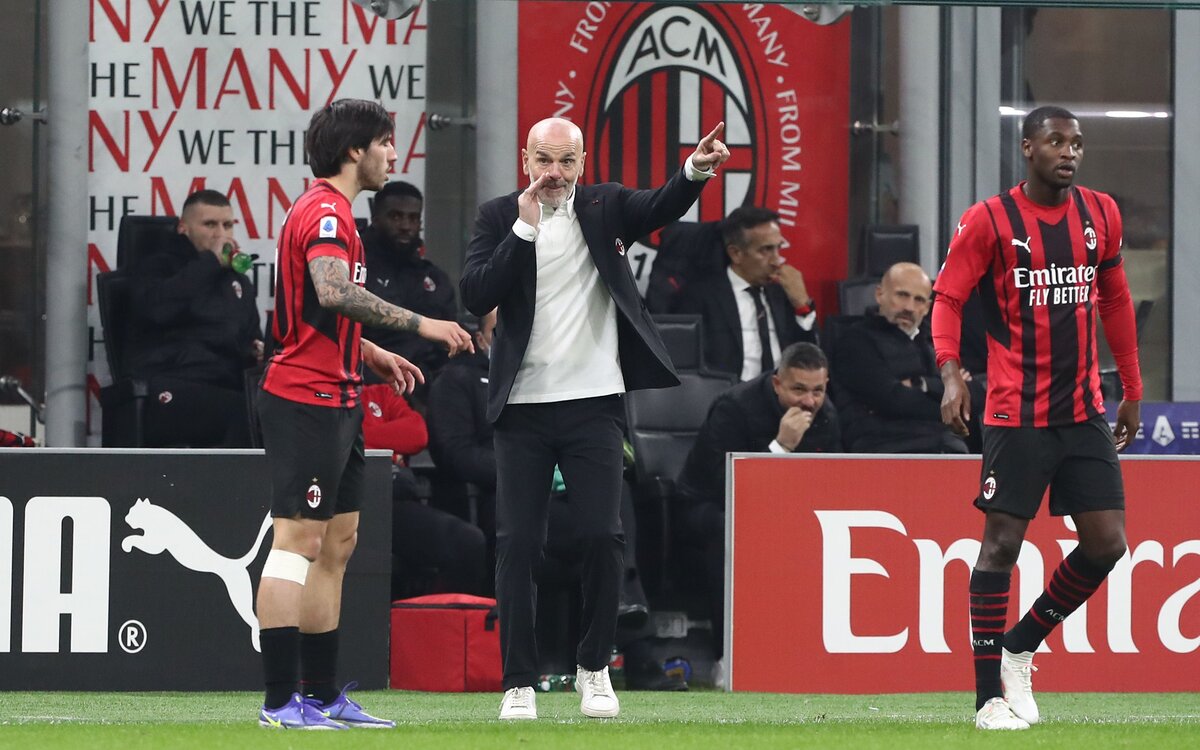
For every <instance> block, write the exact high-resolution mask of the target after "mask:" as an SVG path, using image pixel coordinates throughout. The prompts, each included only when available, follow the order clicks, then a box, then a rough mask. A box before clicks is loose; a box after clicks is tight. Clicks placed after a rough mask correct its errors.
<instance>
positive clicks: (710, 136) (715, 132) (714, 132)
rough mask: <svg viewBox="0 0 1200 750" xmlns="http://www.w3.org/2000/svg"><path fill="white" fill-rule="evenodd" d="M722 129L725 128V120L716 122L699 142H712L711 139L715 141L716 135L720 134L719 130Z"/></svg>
mask: <svg viewBox="0 0 1200 750" xmlns="http://www.w3.org/2000/svg"><path fill="white" fill-rule="evenodd" d="M724 129H725V121H724V120H722V121H721V122H718V123H717V126H716V127H715V128H713V129H712V132H711V133H709V134H708V135H706V136H704V137H703V138H701V139H700V142H701V143H712V142H713V141H715V140H716V139H717V136H719V135H720V134H721V131H722V130H724Z"/></svg>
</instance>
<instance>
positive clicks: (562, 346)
mask: <svg viewBox="0 0 1200 750" xmlns="http://www.w3.org/2000/svg"><path fill="white" fill-rule="evenodd" d="M723 127H724V123H722V124H719V125H718V126H717V127H716V128H715V129H713V131H712V132H711V133H709V134H708V135H706V136H705V137H704V138H703V139H701V141H700V143H699V144H698V145H697V146H696V150H695V152H694V153H693V154H692V155H691V156H690V157H688V160H687V162H686V163H685V165H684V167H683V169H681V170H679V171H678V172H676V174H675V176H674V177H672V178H671V179H670V180H668V181H667V183H666V184H665V185H663V186H662V187H660V188H658V189H657V190H631V189H629V188H626V187H624V186H622V185H618V184H615V183H606V184H603V185H594V186H593V185H580V184H578V183H577V180H578V178H579V177H580V176H581V175H582V174H583V167H584V160H585V158H586V156H587V154H586V153H584V150H583V134H582V132H580V130H579V128H578V126H576V125H575V124H574V123H572V122H570V121H569V120H564V119H561V118H550V119H546V120H542V121H541V122H538V123H537V124H535V125H534V126H533V127H532V128H531V129H530V131H529V136H528V139H527V141H526V147H525V148H524V149H523V150H522V152H521V158H522V164H523V169H524V172H525V174H527V175H528V176H529V179H530V185H529V187H528V188H526V189H525V190H523V191H519V192H516V193H512V194H510V195H507V196H504V197H500V198H496V199H494V200H491V201H489V202H487V203H484V204H483V205H482V206H480V207H479V214H478V216H477V217H476V220H475V234H474V237H472V239H471V244H470V247H469V249H468V251H467V258H466V263H465V267H464V269H463V274H462V280H461V282H460V290H461V292H462V297H463V302H464V303H465V304H466V306H467V309H469V310H470V311H471V312H473V313H475V314H476V315H484V314H486V313H488V312H489V311H490V310H492V309H493V308H497V307H498V308H499V309H498V316H499V322H498V325H497V328H496V334H495V338H494V340H493V347H492V359H491V365H490V369H489V376H488V379H489V382H488V386H489V388H488V418H489V419H490V420H492V421H493V423H494V425H495V449H496V464H497V477H496V485H497V486H496V526H497V529H496V598H497V600H498V604H499V611H500V639H501V642H500V649H501V657H502V659H503V662H504V688H505V694H504V701H503V703H502V705H501V708H500V718H502V719H534V718H537V708H536V706H535V704H534V694H533V684H534V682H535V680H536V679H537V671H536V670H537V649H536V644H535V638H534V611H535V604H534V601H535V597H536V594H537V590H536V587H535V585H534V582H533V571H534V568H535V565H536V563H537V562H538V560H539V559H540V557H541V555H542V548H543V545H544V543H545V539H546V518H547V510H548V508H547V505H548V502H549V498H550V483H551V479H552V476H553V472H554V466H555V465H556V464H557V465H558V466H559V468H560V469H561V470H562V474H563V479H564V481H565V482H566V485H567V486H568V487H571V488H572V492H573V493H575V492H576V488H578V493H577V494H578V495H579V503H578V505H577V508H578V510H577V512H578V513H579V514H581V515H580V528H581V529H586V530H588V531H586V532H585V533H583V534H581V538H580V540H579V543H578V544H579V546H580V548H581V557H582V560H583V612H582V630H583V635H582V639H581V641H580V643H579V647H578V649H577V652H576V657H577V662H578V669H577V673H576V689H577V690H578V691H579V692H580V693H581V694H582V698H581V706H580V707H581V709H582V711H583V713H584V714H585V715H587V716H594V717H611V716H616V715H617V713H618V712H619V710H620V704H619V702H618V701H617V697H616V694H615V693H614V692H613V689H612V683H611V681H610V680H609V676H608V659H609V655H610V652H611V649H612V643H613V637H614V632H615V630H616V620H617V603H618V598H619V592H620V587H621V573H622V568H623V558H624V551H623V549H624V537H623V535H622V531H621V522H620V516H619V508H620V500H621V481H622V458H623V450H622V439H623V435H622V427H623V423H624V411H623V409H622V405H621V398H620V394H621V393H623V392H625V391H627V390H633V389H637V388H666V387H670V386H673V385H676V384H677V383H678V382H679V381H678V379H677V378H676V377H675V372H674V368H673V367H672V365H671V360H670V357H669V356H668V355H667V352H666V348H665V347H664V346H663V343H662V339H661V338H660V337H659V335H658V332H657V330H656V329H655V327H654V323H653V322H652V321H651V319H650V315H649V313H647V311H646V308H645V305H644V304H643V303H642V300H641V298H640V296H639V295H638V290H637V285H636V283H635V282H634V278H633V273H632V270H631V269H630V267H629V263H628V261H627V260H626V258H625V248H626V247H628V246H629V244H630V243H632V242H633V241H634V240H636V239H638V238H639V237H643V236H645V235H646V234H649V233H650V232H652V231H654V230H655V229H658V228H659V227H661V226H662V225H663V224H665V223H667V222H668V221H672V220H674V219H677V218H679V217H680V216H682V215H683V213H684V212H685V211H687V209H688V208H689V207H690V206H691V205H692V204H693V203H694V202H695V201H696V198H697V197H699V195H700V190H701V188H702V187H703V185H704V181H705V180H706V179H707V178H708V177H710V176H711V175H712V174H713V171H714V170H715V169H716V167H717V166H718V165H720V164H721V163H723V162H724V161H725V160H726V159H728V158H729V150H728V149H727V148H726V147H725V145H724V144H723V143H721V141H720V140H718V139H717V137H718V136H719V135H720V133H721V131H722V128H723Z"/></svg>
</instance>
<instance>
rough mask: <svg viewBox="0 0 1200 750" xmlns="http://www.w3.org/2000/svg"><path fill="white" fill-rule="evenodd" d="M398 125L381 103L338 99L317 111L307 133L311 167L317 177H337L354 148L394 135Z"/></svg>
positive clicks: (306, 142) (306, 148)
mask: <svg viewBox="0 0 1200 750" xmlns="http://www.w3.org/2000/svg"><path fill="white" fill-rule="evenodd" d="M395 129H396V124H395V123H394V122H392V118H391V116H390V115H388V113H387V110H386V109H384V108H383V105H382V104H380V103H379V102H371V101H367V100H366V99H338V100H337V101H335V102H331V103H329V104H327V105H325V106H324V107H322V108H321V109H319V110H317V111H316V112H315V113H314V114H313V116H312V119H311V120H309V122H308V132H307V133H305V134H304V151H305V153H307V154H308V166H309V168H310V169H312V173H313V175H314V176H316V177H333V176H334V175H336V174H337V173H339V172H341V171H342V165H343V164H345V163H346V162H347V161H349V160H350V149H353V148H361V149H366V148H369V147H370V146H371V143H372V142H373V141H377V140H379V139H380V138H390V137H391V136H392V133H393V132H394V131H395Z"/></svg>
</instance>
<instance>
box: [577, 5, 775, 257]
mask: <svg viewBox="0 0 1200 750" xmlns="http://www.w3.org/2000/svg"><path fill="white" fill-rule="evenodd" d="M621 26H626V25H625V24H621ZM626 29H627V30H626ZM626 29H622V30H621V32H619V33H621V36H620V37H619V40H620V41H618V42H617V43H615V44H611V45H610V46H609V48H608V50H606V53H605V55H604V58H603V60H602V62H601V63H600V65H599V67H600V69H601V70H607V76H606V77H604V78H597V80H596V81H595V82H594V83H593V86H592V91H591V93H590V96H589V98H588V114H587V120H586V123H585V124H584V126H583V131H584V134H585V138H587V139H588V144H587V148H586V151H587V152H588V164H589V165H591V166H592V168H593V169H594V175H595V177H596V181H597V182H620V183H622V184H624V185H628V186H630V187H639V188H649V187H657V186H659V185H662V184H663V183H664V182H666V181H667V180H668V179H669V178H670V177H671V176H672V175H673V174H675V172H676V171H678V170H679V168H680V166H681V165H682V164H683V162H684V160H685V159H686V158H687V157H688V156H689V155H690V154H691V153H692V151H693V150H694V149H695V147H696V143H697V142H698V141H699V140H700V139H701V138H702V137H704V135H705V134H707V132H708V130H709V129H710V128H711V127H712V126H713V125H715V124H716V123H717V122H719V121H721V120H724V121H725V134H724V136H723V137H722V140H723V141H724V142H725V143H726V145H727V146H728V147H729V151H730V160H729V161H728V162H726V163H725V164H724V165H723V166H722V168H721V169H720V170H719V171H718V172H717V176H716V177H715V178H713V183H714V184H710V185H708V186H707V187H706V188H705V190H704V192H703V193H702V194H701V197H700V200H699V201H697V202H696V204H695V205H694V206H692V208H691V209H690V210H689V212H688V213H687V214H685V215H684V216H683V220H684V221H717V220H720V219H722V218H724V217H725V216H726V214H728V213H729V212H730V211H732V210H733V209H734V208H736V207H737V206H740V205H742V204H744V203H761V202H762V198H763V196H761V195H757V194H756V193H757V192H761V191H760V190H758V187H759V184H761V180H759V177H758V176H759V175H762V174H764V173H765V168H766V165H765V164H762V163H759V162H761V161H762V160H763V158H764V157H765V149H762V148H759V147H756V145H755V144H765V142H766V132H765V126H764V122H763V118H762V117H761V111H762V108H763V105H762V92H761V90H759V89H758V87H757V84H756V83H755V84H753V85H752V83H751V82H750V81H747V80H746V76H745V73H744V71H743V58H745V57H746V51H745V49H744V47H742V46H741V45H739V44H738V42H740V40H735V39H734V38H731V37H730V35H729V34H728V33H726V31H725V29H724V28H723V27H722V25H721V24H718V23H717V21H716V19H714V18H713V17H712V16H710V15H709V14H708V13H706V12H704V11H703V10H701V9H697V8H686V7H679V6H667V7H661V6H652V7H651V8H650V9H649V10H648V11H647V12H645V13H643V14H642V15H641V17H640V18H637V19H632V20H631V23H630V24H629V25H628V26H627V27H626ZM735 48H736V49H737V51H735ZM739 53H740V54H739ZM756 180H757V181H758V183H757V184H756ZM648 239H649V242H650V245H651V246H647V245H645V244H643V243H642V242H635V243H634V244H633V245H632V246H631V247H630V248H629V250H630V251H631V252H630V257H631V258H632V259H639V258H645V259H647V260H649V261H650V263H653V258H654V256H655V255H657V249H656V247H655V246H656V244H657V238H656V237H651V238H648ZM624 249H625V248H624V247H622V248H620V249H619V250H618V252H620V250H624ZM621 254H622V255H624V253H621Z"/></svg>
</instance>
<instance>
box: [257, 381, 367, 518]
mask: <svg viewBox="0 0 1200 750" xmlns="http://www.w3.org/2000/svg"><path fill="white" fill-rule="evenodd" d="M258 418H259V422H260V423H261V424H262V433H263V447H265V448H266V450H267V466H268V468H269V470H270V472H271V515H272V516H275V517H276V518H295V517H296V516H297V515H299V516H302V517H304V518H321V519H330V518H333V516H334V514H336V513H352V512H354V511H357V510H358V509H359V508H361V507H362V492H363V469H364V467H365V463H366V461H365V458H364V455H363V436H362V420H363V414H362V408H361V407H359V408H354V409H342V408H340V407H331V406H314V405H312V404H301V403H299V402H297V401H290V400H288V399H285V398H280V397H278V396H274V395H272V394H270V393H267V392H266V391H264V390H259V392H258Z"/></svg>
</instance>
